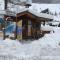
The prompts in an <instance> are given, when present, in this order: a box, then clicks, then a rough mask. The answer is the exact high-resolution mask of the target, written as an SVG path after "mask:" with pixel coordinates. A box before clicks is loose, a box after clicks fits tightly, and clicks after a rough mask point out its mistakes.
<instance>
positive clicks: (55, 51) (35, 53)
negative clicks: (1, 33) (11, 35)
mask: <svg viewBox="0 0 60 60" xmlns="http://www.w3.org/2000/svg"><path fill="white" fill-rule="evenodd" d="M53 29H54V31H55V33H50V34H46V35H45V36H44V37H43V38H40V39H38V40H34V41H30V40H29V41H25V42H19V41H18V40H10V39H6V40H0V60H60V58H59V57H60V46H59V42H60V36H59V35H60V28H58V27H53Z"/></svg>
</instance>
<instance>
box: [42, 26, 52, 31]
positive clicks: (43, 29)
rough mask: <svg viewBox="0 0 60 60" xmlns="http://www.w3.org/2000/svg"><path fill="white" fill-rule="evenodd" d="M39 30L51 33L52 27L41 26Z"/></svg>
mask: <svg viewBox="0 0 60 60" xmlns="http://www.w3.org/2000/svg"><path fill="white" fill-rule="evenodd" d="M41 30H42V31H53V27H51V26H48V25H45V26H43V25H42V26H41Z"/></svg>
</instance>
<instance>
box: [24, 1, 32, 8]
mask: <svg viewBox="0 0 60 60" xmlns="http://www.w3.org/2000/svg"><path fill="white" fill-rule="evenodd" d="M31 4H32V0H26V4H25V7H26V8H29V7H30V6H31Z"/></svg>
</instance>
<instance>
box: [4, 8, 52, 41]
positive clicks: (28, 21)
mask: <svg viewBox="0 0 60 60" xmlns="http://www.w3.org/2000/svg"><path fill="white" fill-rule="evenodd" d="M7 17H11V19H12V20H11V21H12V22H16V29H15V32H14V34H15V38H16V39H18V40H23V39H38V38H40V37H42V36H43V35H44V34H43V32H41V22H45V21H47V22H48V21H52V20H53V17H52V16H51V15H49V14H45V13H37V12H35V11H31V10H28V9H26V10H22V11H20V12H18V13H17V14H16V15H8V14H6V15H5V19H6V18H7ZM8 20H9V19H8Z"/></svg>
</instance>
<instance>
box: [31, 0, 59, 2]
mask: <svg viewBox="0 0 60 60" xmlns="http://www.w3.org/2000/svg"><path fill="white" fill-rule="evenodd" d="M32 1H33V2H37V3H60V0H32Z"/></svg>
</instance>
